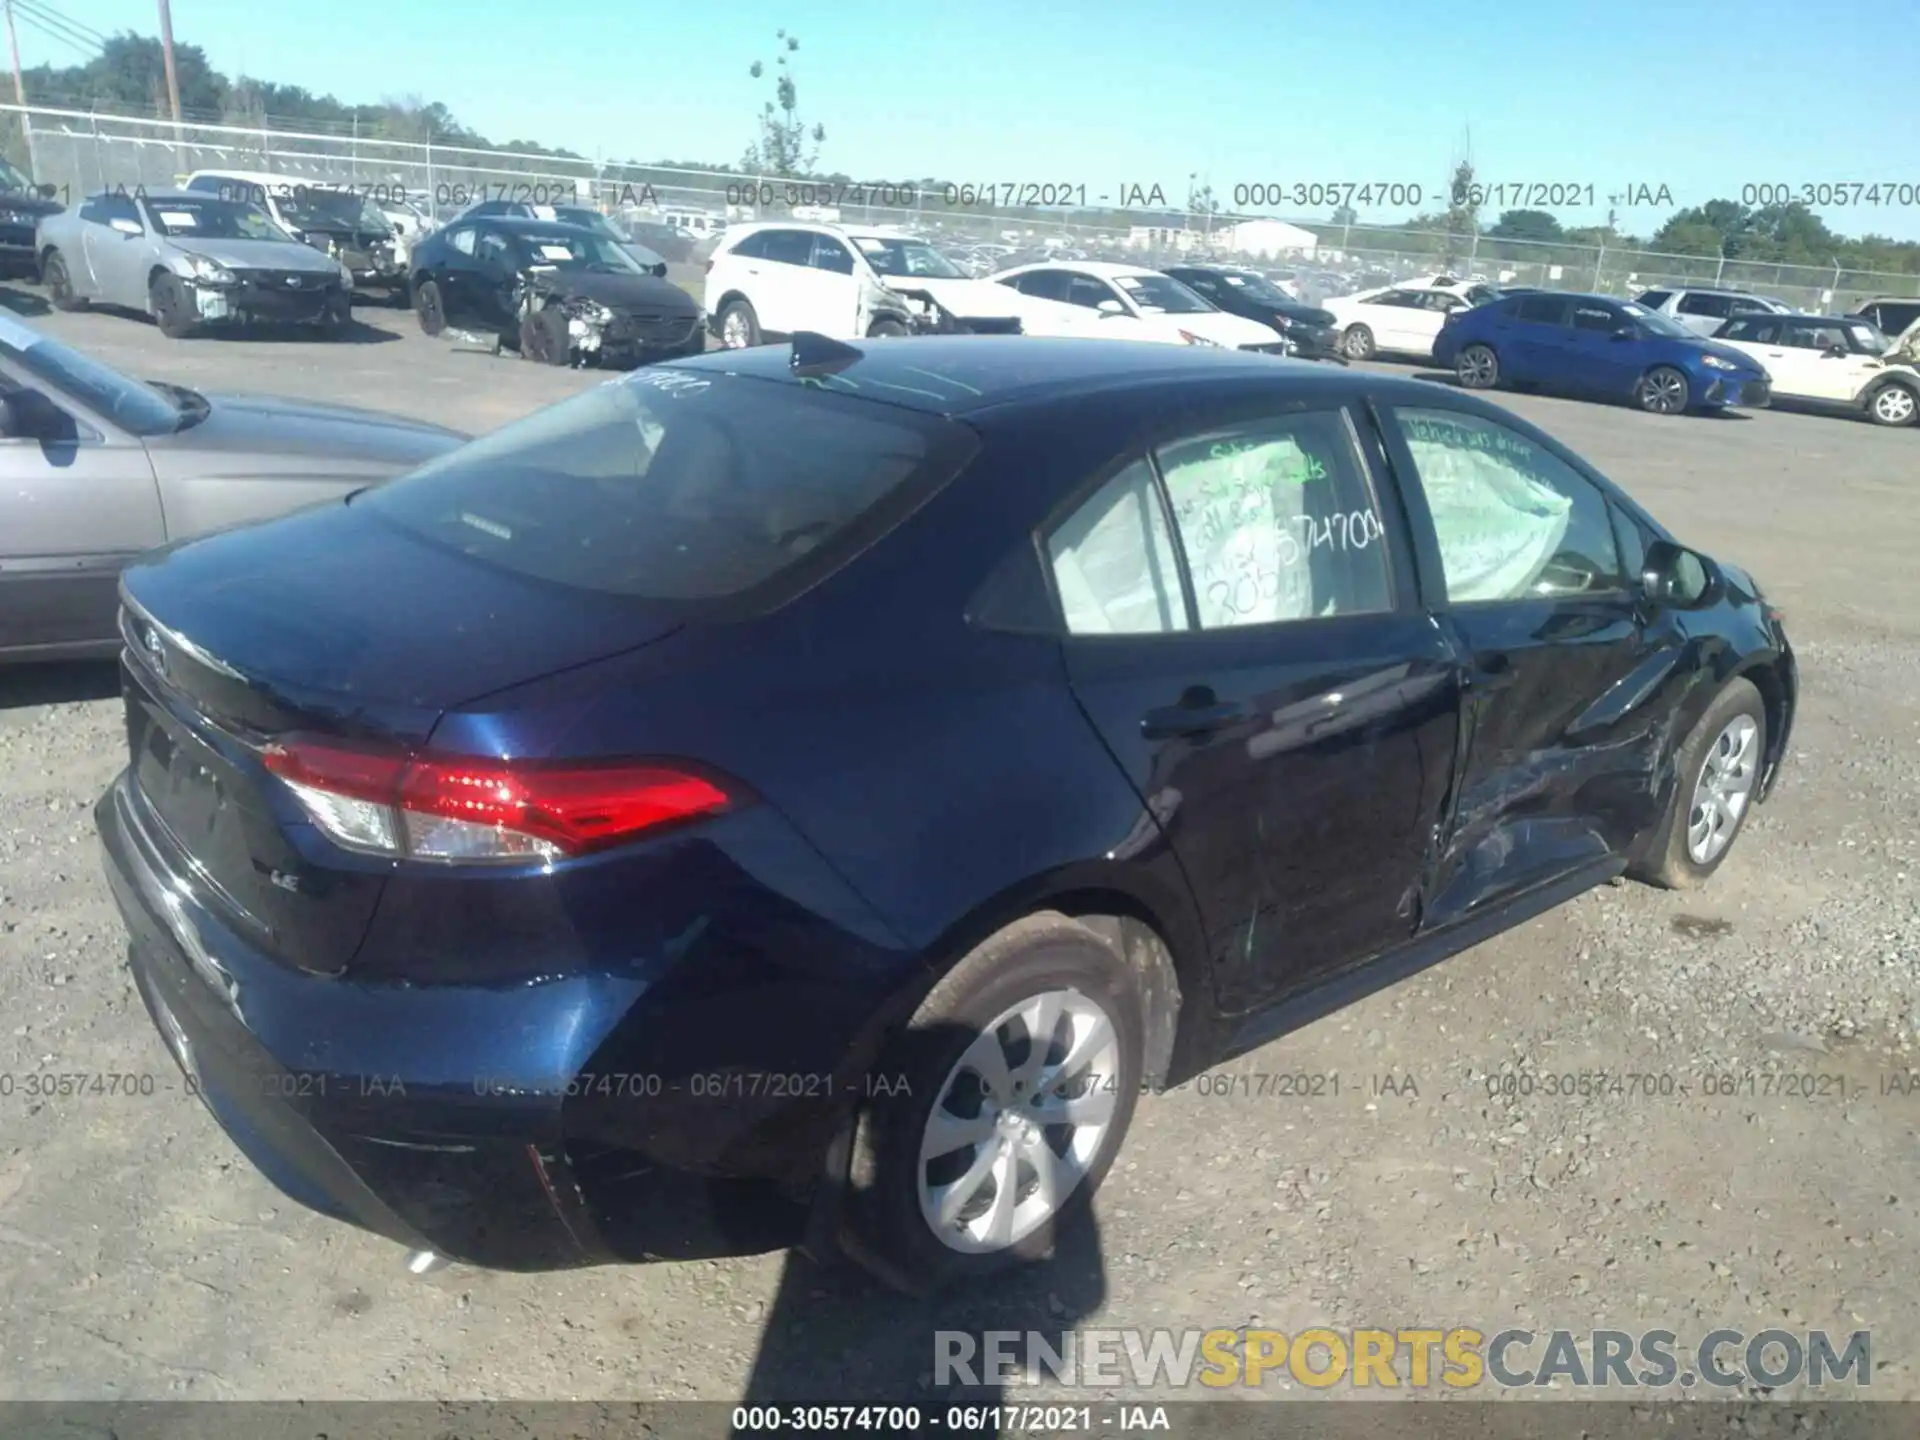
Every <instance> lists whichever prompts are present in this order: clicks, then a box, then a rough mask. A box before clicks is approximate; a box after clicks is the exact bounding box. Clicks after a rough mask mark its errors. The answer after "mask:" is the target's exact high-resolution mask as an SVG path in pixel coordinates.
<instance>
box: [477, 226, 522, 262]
mask: <svg viewBox="0 0 1920 1440" xmlns="http://www.w3.org/2000/svg"><path fill="white" fill-rule="evenodd" d="M474 253H475V254H476V255H478V256H479V257H480V259H481V260H482V261H484V262H485V263H486V264H489V265H511V264H512V263H513V247H512V246H511V245H509V244H508V243H507V237H506V236H504V235H502V234H500V233H499V232H498V231H495V230H488V231H485V232H483V233H482V234H481V236H480V240H479V243H478V244H477V245H475V246H474Z"/></svg>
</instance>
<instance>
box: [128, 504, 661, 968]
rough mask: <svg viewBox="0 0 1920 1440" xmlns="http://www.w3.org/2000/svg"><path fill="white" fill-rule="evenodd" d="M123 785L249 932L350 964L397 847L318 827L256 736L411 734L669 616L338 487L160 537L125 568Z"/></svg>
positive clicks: (286, 952)
mask: <svg viewBox="0 0 1920 1440" xmlns="http://www.w3.org/2000/svg"><path fill="white" fill-rule="evenodd" d="M122 597H123V601H124V604H123V610H122V620H121V626H122V638H123V639H124V641H125V643H126V653H125V660H124V664H123V667H122V672H123V689H124V698H125V709H126V726H127V746H128V754H129V764H130V768H131V772H132V779H133V785H134V789H135V790H136V791H137V792H138V796H139V798H140V801H141V802H142V810H143V812H144V816H145V818H147V819H149V820H150V821H151V822H152V824H151V825H150V827H149V828H150V829H151V830H152V831H153V832H154V838H155V839H156V842H157V844H158V845H159V848H160V849H161V851H162V853H163V854H165V855H166V856H167V858H168V861H169V864H170V866H171V867H172V868H173V870H174V872H175V873H174V877H173V878H175V879H176V880H178V881H179V882H180V883H182V884H183V885H185V886H186V887H188V888H189V889H191V890H192V891H193V892H194V893H195V895H196V897H197V898H199V899H200V900H201V901H203V902H204V903H206V904H207V905H209V906H210V907H211V908H213V909H214V910H215V911H216V912H217V913H218V914H219V916H220V918H221V919H223V920H224V921H226V922H227V923H229V924H230V926H232V927H233V928H234V929H236V930H237V931H239V932H241V933H242V934H244V935H245V936H246V938H247V940H248V942H249V943H251V944H253V945H254V946H256V947H257V948H259V949H261V950H263V951H264V952H266V953H268V954H271V955H273V956H274V957H275V958H277V959H280V960H282V961H284V962H286V963H288V964H291V965H295V966H298V967H299V968H302V969H305V970H310V971H316V972H321V973H337V972H339V971H340V970H342V969H344V968H345V967H346V964H347V962H348V960H349V959H350V958H351V956H352V955H353V953H354V950H355V949H356V948H357V947H358V945H359V943H360V940H361V938H362V936H363V935H364V933H365V930H366V926H367V923H368V921H369V918H370V917H371V915H372V913H373V910H374V906H375V904H376V903H377V901H378V899H379V896H380V892H381V889H382V887H383V884H384V880H385V877H386V875H387V874H388V873H389V872H390V870H391V867H392V863H393V862H392V861H391V860H390V859H385V858H382V857H378V856H358V855H351V854H345V853H343V852H341V851H340V850H339V849H338V848H337V847H334V846H330V845H328V844H326V843H325V842H324V841H323V840H322V838H321V836H320V834H319V832H318V831H317V830H316V828H315V826H314V824H313V823H312V819H311V817H310V816H308V815H306V814H305V813H304V812H303V811H302V810H301V808H300V806H299V804H298V803H297V801H296V800H295V799H294V798H293V796H292V795H291V793H290V792H289V791H288V790H287V788H286V787H285V785H284V784H282V783H281V782H280V781H278V780H276V779H275V778H274V776H272V775H271V774H270V773H269V772H268V770H267V769H266V766H265V763H264V761H263V758H262V757H263V753H264V752H265V751H266V750H267V748H268V747H269V746H271V745H273V744H274V742H276V741H278V740H282V739H284V738H286V737H287V736H290V735H294V734H303V735H309V736H313V735H318V736H322V737H334V738H338V739H340V740H343V741H349V742H354V743H372V744H376V745H380V746H382V747H385V748H389V749H393V750H401V751H415V750H419V749H421V748H424V747H426V746H427V745H428V742H429V740H430V738H431V736H432V733H433V730H434V727H435V725H436V724H437V723H438V722H439V720H440V717H441V716H442V715H443V714H445V713H446V711H447V710H448V709H450V708H452V707H454V706H457V705H460V704H463V703H466V702H468V701H471V700H474V699H478V698H480V697H481V696H483V695H486V694H490V693H492V692H493V691H496V690H499V689H503V688H506V687H508V686H511V685H515V684H519V683H522V682H524V681H528V680H533V679H538V678H540V677H542V676H545V675H549V674H553V673H555V672H558V671H562V670H566V669H569V668H572V667H574V666H577V665H582V664H585V663H588V662H590V661H593V660H598V659H603V658H606V657H608V656H611V655H614V654H618V653H621V652H623V651H626V650H631V649H634V648H637V647H639V646H641V645H645V644H648V643H650V642H652V641H654V640H657V639H660V638H662V637H663V636H665V635H666V634H669V633H671V631H672V630H674V629H676V628H677V627H678V621H677V620H675V619H673V618H670V617H668V616H666V615H664V614H663V613H662V612H661V611H660V610H659V609H658V608H657V607H654V606H649V605H647V604H646V603H644V602H638V601H621V602H610V601H609V599H608V597H605V596H589V595H586V594H582V593H577V592H570V591H567V590H565V589H563V588H562V587H558V586H551V585H543V584H540V583H538V582H534V581H529V580H524V579H519V578H516V577H512V576H507V575H503V574H502V573H500V572H499V571H497V570H494V569H491V568H489V567H486V566H483V565H481V564H479V563H477V562H475V561H473V560H471V559H469V558H467V557H463V556H461V555H458V554H455V553H452V552H449V551H445V550H443V549H441V548H439V547H437V546H435V545H433V544H431V543H430V542H428V541H426V540H424V539H421V538H419V537H417V536H414V535H411V534H409V533H408V532H406V531H404V530H401V529H400V528H398V527H395V526H392V525H390V524H387V523H384V522H383V521H381V520H380V519H379V518H378V517H375V516H372V515H369V514H366V513H363V512H360V511H356V509H355V508H354V507H353V506H352V505H350V504H348V503H345V502H342V503H340V504H336V505H331V506H326V507H323V508H320V509H317V510H313V511H308V512H305V513H303V514H300V515H295V516H290V517H287V518H286V519H283V520H280V521H278V522H274V523H272V524H269V525H265V526H256V527H249V528H247V529H244V530H238V531H230V532H227V533H226V534H223V535H217V536H213V537H210V538H207V539H204V540H201V541H199V542H197V543H195V544H192V545H188V546H186V547H184V548H175V549H170V550H165V551H161V552H159V553H158V554H157V555H155V556H152V557H149V558H147V559H144V560H142V561H140V562H138V563H136V564H135V565H134V566H132V567H130V568H129V570H128V571H127V572H126V575H125V578H124V580H123V583H122Z"/></svg>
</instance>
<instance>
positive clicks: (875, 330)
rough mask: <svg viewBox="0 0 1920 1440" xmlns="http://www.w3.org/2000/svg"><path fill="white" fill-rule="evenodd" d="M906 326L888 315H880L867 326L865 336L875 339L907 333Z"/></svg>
mask: <svg viewBox="0 0 1920 1440" xmlns="http://www.w3.org/2000/svg"><path fill="white" fill-rule="evenodd" d="M908 333H909V332H908V330H907V327H906V326H905V325H903V324H901V323H900V322H899V321H898V320H895V319H893V318H891V317H890V316H886V315H882V316H881V317H880V318H879V319H878V320H876V321H874V322H873V324H871V325H869V326H868V327H867V338H868V339H869V340H877V339H882V338H886V337H890V336H895V335H905V334H908Z"/></svg>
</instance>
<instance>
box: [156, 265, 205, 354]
mask: <svg viewBox="0 0 1920 1440" xmlns="http://www.w3.org/2000/svg"><path fill="white" fill-rule="evenodd" d="M147 305H148V307H149V308H150V309H151V310H152V311H153V321H154V324H156V325H158V326H159V327H160V333H161V334H162V335H165V336H166V337H167V338H168V339H169V340H180V339H184V338H185V337H186V336H188V335H191V334H192V333H193V327H194V326H195V325H196V324H198V323H199V320H198V317H197V316H195V315H194V313H193V300H192V297H190V296H189V295H188V294H187V287H186V286H185V285H183V284H181V283H180V277H179V276H178V275H166V274H161V275H156V276H154V277H153V278H152V279H151V280H149V281H148V282H147Z"/></svg>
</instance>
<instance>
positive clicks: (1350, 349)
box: [1340, 325, 1374, 360]
mask: <svg viewBox="0 0 1920 1440" xmlns="http://www.w3.org/2000/svg"><path fill="white" fill-rule="evenodd" d="M1373 350H1374V346H1373V331H1371V330H1369V329H1368V328H1367V327H1366V326H1364V325H1349V326H1348V327H1347V328H1346V330H1345V331H1344V332H1343V333H1342V334H1341V336H1340V353H1341V354H1342V355H1344V356H1346V357H1347V358H1348V359H1349V360H1371V359H1372V358H1373Z"/></svg>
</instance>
